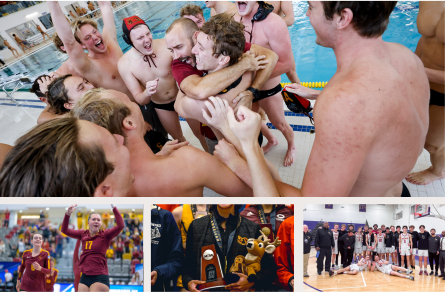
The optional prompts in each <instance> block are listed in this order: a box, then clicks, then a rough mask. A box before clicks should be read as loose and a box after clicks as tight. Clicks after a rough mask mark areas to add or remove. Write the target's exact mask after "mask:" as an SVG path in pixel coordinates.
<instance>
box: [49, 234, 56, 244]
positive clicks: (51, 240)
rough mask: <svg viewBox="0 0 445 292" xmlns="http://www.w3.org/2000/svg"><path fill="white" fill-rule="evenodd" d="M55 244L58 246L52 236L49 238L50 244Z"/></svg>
mask: <svg viewBox="0 0 445 292" xmlns="http://www.w3.org/2000/svg"><path fill="white" fill-rule="evenodd" d="M53 243H54V244H56V238H55V237H54V236H52V235H51V236H50V238H49V244H50V245H52V244H53Z"/></svg>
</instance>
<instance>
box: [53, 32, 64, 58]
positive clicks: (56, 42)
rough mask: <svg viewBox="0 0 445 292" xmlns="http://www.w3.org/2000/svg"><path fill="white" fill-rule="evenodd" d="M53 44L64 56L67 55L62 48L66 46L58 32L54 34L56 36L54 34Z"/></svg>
mask: <svg viewBox="0 0 445 292" xmlns="http://www.w3.org/2000/svg"><path fill="white" fill-rule="evenodd" d="M53 43H54V45H55V46H56V49H57V50H58V51H59V52H61V53H62V54H66V52H65V51H64V50H62V49H61V48H60V47H61V46H64V44H63V42H62V40H61V39H60V38H59V35H58V34H57V32H54V34H53Z"/></svg>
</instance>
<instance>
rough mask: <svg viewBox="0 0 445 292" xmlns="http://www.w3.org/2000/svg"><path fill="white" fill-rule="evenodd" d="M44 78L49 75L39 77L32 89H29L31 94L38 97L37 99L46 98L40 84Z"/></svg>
mask: <svg viewBox="0 0 445 292" xmlns="http://www.w3.org/2000/svg"><path fill="white" fill-rule="evenodd" d="M43 77H49V76H48V75H40V76H39V77H37V78H36V80H34V83H33V84H32V86H31V88H30V89H29V92H32V93H34V94H35V95H37V97H46V95H45V94H44V93H43V92H41V91H40V85H39V82H38V81H40V80H41V79H42V78H43Z"/></svg>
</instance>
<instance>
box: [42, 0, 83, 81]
mask: <svg viewBox="0 0 445 292" xmlns="http://www.w3.org/2000/svg"><path fill="white" fill-rule="evenodd" d="M48 5H49V9H50V12H51V18H52V21H53V23H54V27H55V28H56V31H57V35H58V36H59V38H60V40H61V41H62V43H63V45H64V47H65V50H66V52H67V54H68V56H69V57H70V59H71V64H72V65H73V67H74V69H75V70H76V71H77V72H79V74H81V75H84V74H85V73H87V72H88V71H89V69H90V64H91V63H90V60H89V59H88V56H87V55H86V54H85V53H84V51H83V48H82V46H81V45H80V44H79V43H78V42H77V41H76V39H75V38H74V35H73V32H72V31H71V27H70V24H69V22H68V21H66V18H65V15H64V14H63V12H62V9H61V7H60V5H59V2H56V1H49V2H48Z"/></svg>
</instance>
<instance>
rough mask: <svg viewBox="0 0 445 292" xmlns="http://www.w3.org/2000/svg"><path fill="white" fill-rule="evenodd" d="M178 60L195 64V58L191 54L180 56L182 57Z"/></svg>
mask: <svg viewBox="0 0 445 292" xmlns="http://www.w3.org/2000/svg"><path fill="white" fill-rule="evenodd" d="M178 60H179V61H181V62H183V63H187V64H189V65H193V59H192V57H190V56H186V57H180V58H178Z"/></svg>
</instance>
